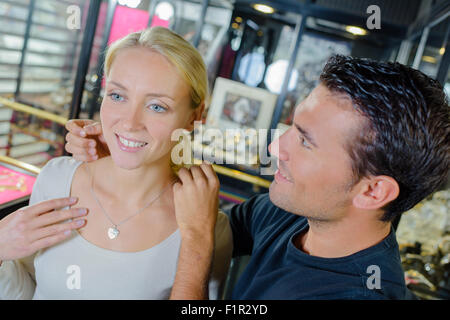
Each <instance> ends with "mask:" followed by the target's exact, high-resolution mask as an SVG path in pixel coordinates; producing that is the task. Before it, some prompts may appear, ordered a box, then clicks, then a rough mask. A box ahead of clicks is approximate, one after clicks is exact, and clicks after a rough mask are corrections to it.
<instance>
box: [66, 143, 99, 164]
mask: <svg viewBox="0 0 450 320" xmlns="http://www.w3.org/2000/svg"><path fill="white" fill-rule="evenodd" d="M65 149H66V151H67V152H69V153H71V154H72V155H73V157H74V158H75V159H77V160H79V161H86V159H88V158H93V157H96V156H98V155H97V150H96V149H95V148H89V149H86V148H83V147H78V146H76V145H74V144H72V143H66V146H65ZM88 161H89V160H88Z"/></svg>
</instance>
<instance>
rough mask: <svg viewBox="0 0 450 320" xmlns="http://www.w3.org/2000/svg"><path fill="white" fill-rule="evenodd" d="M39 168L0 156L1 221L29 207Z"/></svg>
mask: <svg viewBox="0 0 450 320" xmlns="http://www.w3.org/2000/svg"><path fill="white" fill-rule="evenodd" d="M38 173H39V168H37V167H34V166H32V165H29V164H27V163H24V162H21V161H17V160H15V159H12V158H9V157H4V156H0V219H1V218H3V217H4V216H5V215H7V214H9V213H11V212H12V211H15V210H17V209H18V208H20V207H23V206H24V205H27V203H28V200H29V197H30V195H31V191H32V190H33V185H34V182H35V181H36V176H37V174H38Z"/></svg>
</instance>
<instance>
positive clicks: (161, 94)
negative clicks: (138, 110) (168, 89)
mask: <svg viewBox="0 0 450 320" xmlns="http://www.w3.org/2000/svg"><path fill="white" fill-rule="evenodd" d="M107 82H108V83H110V84H113V85H115V86H117V87H119V88H121V89H123V90H127V88H126V87H125V86H124V85H122V84H120V83H118V82H116V81H113V80H111V81H107ZM146 96H151V97H157V98H161V97H165V98H169V99H170V100H172V101H175V99H174V98H172V97H171V96H168V95H167V94H164V93H154V92H150V93H147V94H146Z"/></svg>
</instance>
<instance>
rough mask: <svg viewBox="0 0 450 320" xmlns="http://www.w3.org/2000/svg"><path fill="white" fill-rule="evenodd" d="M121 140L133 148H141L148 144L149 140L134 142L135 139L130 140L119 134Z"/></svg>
mask: <svg viewBox="0 0 450 320" xmlns="http://www.w3.org/2000/svg"><path fill="white" fill-rule="evenodd" d="M119 140H120V142H121V143H123V144H124V145H125V146H127V147H131V148H140V147H143V146H145V145H147V142H134V141H129V140H127V139H124V138H122V137H121V136H119Z"/></svg>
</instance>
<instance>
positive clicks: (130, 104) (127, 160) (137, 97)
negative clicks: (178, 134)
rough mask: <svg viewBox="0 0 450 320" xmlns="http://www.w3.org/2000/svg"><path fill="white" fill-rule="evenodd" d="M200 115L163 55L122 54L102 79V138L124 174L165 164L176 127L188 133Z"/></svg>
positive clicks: (138, 51)
mask: <svg viewBox="0 0 450 320" xmlns="http://www.w3.org/2000/svg"><path fill="white" fill-rule="evenodd" d="M198 116H199V112H198V110H195V111H194V110H193V109H192V107H191V100H190V95H189V87H188V85H187V84H186V83H185V81H184V80H183V79H182V78H181V76H179V75H178V72H177V69H176V68H175V67H174V66H173V65H172V64H171V63H170V62H169V61H168V60H167V59H166V58H165V57H164V56H162V55H161V54H159V53H157V52H155V51H152V50H149V49H145V48H130V49H122V50H120V51H119V52H118V53H117V55H116V57H115V59H114V61H113V63H112V65H111V68H110V70H109V75H108V76H107V78H106V91H105V97H104V98H103V102H102V106H101V109H100V118H101V123H102V128H103V134H104V137H105V140H106V142H107V144H108V147H109V150H110V152H111V157H112V159H113V160H114V162H115V164H116V165H118V166H119V167H121V168H124V169H135V168H138V167H141V166H145V165H149V164H155V163H158V162H159V163H161V164H163V165H164V164H168V162H169V159H170V152H171V149H172V147H173V146H174V144H175V143H176V142H173V141H171V135H172V132H173V131H174V130H175V129H177V128H186V129H188V128H189V127H190V125H191V124H192V123H193V121H194V120H195V119H196V118H197V117H198Z"/></svg>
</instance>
